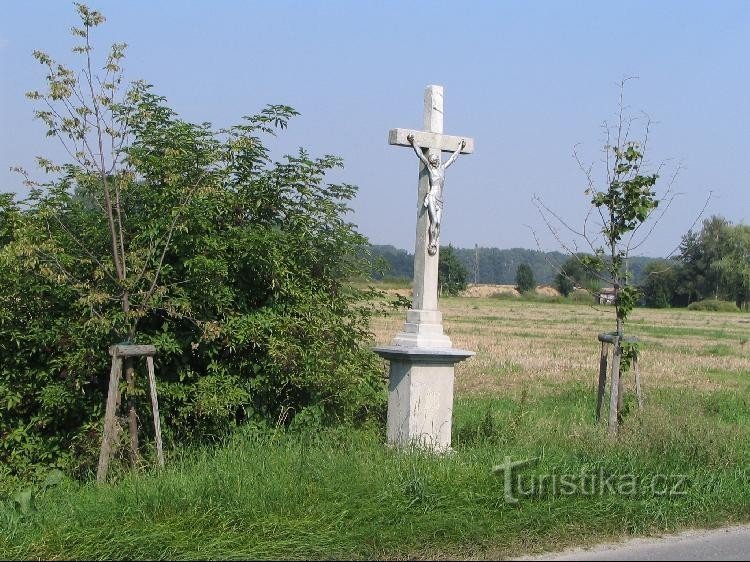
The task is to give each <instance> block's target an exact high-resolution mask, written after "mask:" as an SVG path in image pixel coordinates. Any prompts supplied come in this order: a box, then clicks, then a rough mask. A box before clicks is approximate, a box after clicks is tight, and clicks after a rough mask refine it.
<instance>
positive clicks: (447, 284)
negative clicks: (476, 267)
mask: <svg viewBox="0 0 750 562" xmlns="http://www.w3.org/2000/svg"><path fill="white" fill-rule="evenodd" d="M468 275H469V273H468V272H467V271H466V268H465V267H464V266H463V264H462V263H461V262H460V261H458V257H456V252H455V250H454V249H453V246H451V245H450V244H449V245H448V246H443V247H441V248H440V257H439V262H438V285H439V287H440V294H442V295H452V296H455V295H458V294H459V293H460V292H461V291H463V290H465V289H466V278H467V277H468Z"/></svg>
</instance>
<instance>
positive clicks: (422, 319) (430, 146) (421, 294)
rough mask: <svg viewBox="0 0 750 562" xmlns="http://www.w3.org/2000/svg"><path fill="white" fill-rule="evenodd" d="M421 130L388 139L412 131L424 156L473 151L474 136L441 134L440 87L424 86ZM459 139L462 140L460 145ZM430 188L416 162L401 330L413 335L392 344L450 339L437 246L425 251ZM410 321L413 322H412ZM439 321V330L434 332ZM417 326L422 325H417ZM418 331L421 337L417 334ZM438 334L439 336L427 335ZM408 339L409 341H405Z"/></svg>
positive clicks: (402, 140) (394, 132) (401, 142)
mask: <svg viewBox="0 0 750 562" xmlns="http://www.w3.org/2000/svg"><path fill="white" fill-rule="evenodd" d="M424 129H425V130H424V131H416V130H411V129H391V131H390V132H389V134H388V143H389V144H395V145H397V146H408V147H411V146H412V144H411V142H409V136H410V135H413V137H414V145H415V146H417V147H420V148H421V149H427V155H426V156H427V158H428V159H429V158H430V157H431V156H433V155H439V154H440V152H455V151H457V150H459V149H460V152H461V154H470V153H472V152H473V151H474V140H473V139H471V138H468V137H457V136H451V135H444V134H443V87H442V86H427V88H426V90H425V95H424ZM462 141H464V142H465V144H464V146H463V148H461V143H462ZM429 190H430V175H429V172H428V170H427V166H425V164H424V163H423V162H421V161H420V162H419V189H418V192H417V232H416V242H415V247H414V283H413V287H412V290H413V299H412V310H411V311H410V312H411V313H412V314H410V315H409V316H410V317H408V318H407V326H406V327H405V332H406V333H409V334H417V335H416V336H407V337H406V338H404V337H401V338H399V336H403V335H404V333H403V332H402V333H401V334H399V336H397V339H396V340H394V344H395V345H413V346H417V347H450V346H451V344H450V340H448V338H447V336H443V335H442V318H440V313H439V311H438V262H439V253H440V252H439V249H438V251H436V252H435V253H434V254H430V252H429V251H428V246H429V235H428V232H429V228H430V217H429V213H428V209H427V208H426V207H425V205H424V201H425V197H426V195H427V193H428V191H429ZM414 324H417V325H416V326H415V325H414ZM436 324H440V334H437V333H435V332H436V327H435V325H436ZM420 327H421V328H422V329H420ZM420 334H421V337H420ZM431 336H439V337H431ZM407 340H409V341H407Z"/></svg>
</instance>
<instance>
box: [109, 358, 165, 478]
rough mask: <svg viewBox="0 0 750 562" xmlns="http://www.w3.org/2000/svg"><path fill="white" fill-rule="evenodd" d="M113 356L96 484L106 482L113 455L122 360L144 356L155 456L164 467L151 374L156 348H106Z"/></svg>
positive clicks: (152, 373) (153, 381)
mask: <svg viewBox="0 0 750 562" xmlns="http://www.w3.org/2000/svg"><path fill="white" fill-rule="evenodd" d="M109 354H110V355H111V356H112V369H111V371H110V373H109V390H108V392H107V409H106V411H105V413H104V433H103V435H102V448H101V451H100V452H99V466H98V467H97V470H96V481H97V482H104V481H105V480H106V479H107V470H108V469H109V460H110V457H111V456H112V442H113V440H114V433H115V423H116V421H117V416H116V414H117V407H118V405H119V404H120V377H121V375H122V360H123V358H125V357H143V356H145V357H146V366H147V368H148V386H149V390H150V391H151V408H152V410H153V414H154V433H155V434H156V457H157V460H158V463H159V467H163V466H164V452H163V450H162V442H161V420H160V419H159V401H158V399H157V397H156V376H155V375H154V355H156V348H155V347H154V346H153V345H126V344H118V345H113V346H112V347H110V348H109Z"/></svg>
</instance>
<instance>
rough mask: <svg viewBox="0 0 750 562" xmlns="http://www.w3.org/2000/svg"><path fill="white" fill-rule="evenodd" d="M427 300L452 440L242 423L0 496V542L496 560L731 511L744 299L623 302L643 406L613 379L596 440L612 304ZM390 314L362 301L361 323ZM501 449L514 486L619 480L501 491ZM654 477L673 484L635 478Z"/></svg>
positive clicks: (738, 475)
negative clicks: (706, 305)
mask: <svg viewBox="0 0 750 562" xmlns="http://www.w3.org/2000/svg"><path fill="white" fill-rule="evenodd" d="M441 308H442V310H443V312H444V319H445V325H446V330H447V332H448V333H449V335H450V336H451V338H452V340H453V343H454V345H455V346H457V347H464V348H468V349H473V350H475V351H476V352H477V355H476V357H474V358H473V359H472V360H470V361H467V362H465V363H463V364H460V365H459V366H458V368H457V379H456V404H455V411H454V431H453V441H454V446H455V449H456V452H455V453H454V454H451V455H447V456H432V455H425V454H421V453H419V452H398V451H393V450H390V449H388V448H387V447H385V446H384V444H383V433H384V431H383V428H382V427H379V426H377V425H373V426H371V427H365V428H358V429H350V428H332V429H325V430H320V429H311V430H310V431H302V432H297V433H289V432H285V431H281V430H277V431H268V430H267V429H262V428H251V427H246V428H244V429H243V430H241V431H239V432H237V434H236V435H235V436H234V437H233V438H232V440H230V441H229V442H228V443H226V444H224V445H223V446H221V447H219V448H217V449H213V450H201V451H191V452H182V453H180V454H175V453H173V455H172V457H171V458H170V459H169V466H168V467H167V469H166V470H165V471H163V472H161V473H157V472H148V471H146V472H144V473H140V474H134V475H128V476H122V477H121V478H120V479H119V480H118V481H117V482H115V483H113V484H110V485H107V486H103V487H98V488H97V487H96V486H94V485H92V484H80V483H75V482H69V481H65V482H63V483H62V484H61V485H60V486H57V487H55V488H52V489H50V490H48V491H47V492H45V493H44V494H39V495H38V496H37V497H36V499H35V509H32V510H29V511H28V512H27V513H26V514H21V513H19V512H18V510H17V509H14V508H13V507H12V505H11V504H10V503H9V502H6V503H5V505H4V507H3V509H2V510H0V527H2V528H3V530H2V532H0V558H47V559H71V558H94V559H104V558H107V559H113V558H115V559H117V558H120V559H121V558H138V559H143V558H157V559H162V558H178V559H196V558H200V559H205V558H222V559H237V558H285V557H287V558H292V559H300V558H503V557H508V556H514V555H520V554H526V553H532V552H541V551H544V550H552V549H558V548H562V547H565V546H570V545H574V544H586V543H592V542H596V541H600V540H606V539H611V538H613V537H626V536H629V535H633V534H651V533H660V532H663V531H673V530H679V529H683V528H686V527H695V526H698V527H711V526H717V525H722V524H725V523H734V522H746V521H749V520H750V343H749V342H748V337H749V336H750V316H748V315H747V314H741V313H708V312H689V311H683V310H666V311H659V310H643V309H638V310H636V311H634V312H633V314H632V320H631V322H630V325H631V333H632V334H633V335H638V336H639V337H640V338H641V340H642V344H641V353H642V357H641V369H642V377H643V386H644V392H645V395H646V403H645V409H644V411H643V412H640V413H639V412H638V411H637V409H636V408H635V405H634V403H633V398H632V393H631V394H630V395H629V397H628V400H627V401H626V408H627V412H626V415H625V420H624V425H623V427H622V429H621V432H620V436H619V437H618V438H617V439H616V440H612V439H608V438H607V436H606V429H605V427H604V426H603V424H598V425H597V424H595V423H594V419H593V413H594V401H595V396H594V381H595V375H596V371H597V367H598V354H599V347H598V346H599V344H598V342H597V340H596V334H597V333H598V332H600V331H608V330H610V329H611V327H612V324H613V321H612V311H611V309H609V308H604V307H602V308H594V307H591V306H587V305H582V304H578V305H573V304H550V303H543V302H525V301H521V300H516V299H498V298H447V299H443V300H442V303H441ZM402 322H403V312H401V313H393V314H391V315H389V316H387V317H383V318H378V319H377V320H376V322H375V323H374V325H373V329H374V331H375V335H376V341H377V342H378V343H386V342H387V341H389V339H390V338H391V337H392V335H393V334H394V333H395V332H396V331H398V330H399V329H400V326H401V323H402ZM384 372H385V365H384ZM626 382H627V383H628V384H629V383H630V379H627V380H626ZM506 456H507V457H510V458H512V459H514V460H524V459H536V460H535V461H534V462H533V463H531V464H530V466H529V467H528V468H526V469H524V470H523V471H522V473H523V474H522V475H523V478H524V479H525V480H524V482H525V483H526V485H527V486H528V485H529V483H533V482H535V481H537V479H539V481H540V482H541V481H542V480H541V478H542V477H544V476H545V475H558V476H559V475H571V474H572V475H578V474H580V475H585V476H586V477H588V476H597V475H599V476H603V477H606V478H610V479H613V478H614V479H615V481H623V480H625V479H631V480H632V481H633V482H634V484H635V487H634V489H632V490H631V489H628V490H621V489H618V490H614V491H613V490H611V489H605V488H603V489H601V490H599V491H598V492H596V493H594V492H593V488H592V490H591V491H590V492H586V490H585V489H583V490H579V491H578V492H577V493H566V492H564V491H561V490H556V489H554V488H551V487H549V486H547V487H539V488H537V489H534V488H528V487H527V488H526V492H527V493H526V495H523V496H521V497H520V498H518V503H508V502H507V501H506V499H505V488H504V480H503V478H502V477H501V476H498V475H497V474H495V473H494V472H493V467H494V466H495V465H497V464H499V463H501V462H502V461H503V459H504V458H505V457H506ZM658 478H665V479H667V480H664V481H665V482H669V484H670V488H671V487H672V484H674V485H675V486H676V488H675V492H676V493H674V494H672V493H668V492H671V490H667V489H666V488H664V489H659V490H655V489H654V488H653V486H651V487H650V488H649V486H647V485H646V484H647V483H653V482H654V481H655V479H658ZM678 478H679V482H678V481H677V479H678ZM659 481H660V482H661V480H659Z"/></svg>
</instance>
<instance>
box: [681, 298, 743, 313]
mask: <svg viewBox="0 0 750 562" xmlns="http://www.w3.org/2000/svg"><path fill="white" fill-rule="evenodd" d="M688 310H702V311H707V312H739V311H740V309H739V308H737V305H736V304H735V303H733V302H730V301H722V300H717V299H706V300H702V301H697V302H691V303H690V304H689V305H688Z"/></svg>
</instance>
